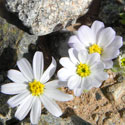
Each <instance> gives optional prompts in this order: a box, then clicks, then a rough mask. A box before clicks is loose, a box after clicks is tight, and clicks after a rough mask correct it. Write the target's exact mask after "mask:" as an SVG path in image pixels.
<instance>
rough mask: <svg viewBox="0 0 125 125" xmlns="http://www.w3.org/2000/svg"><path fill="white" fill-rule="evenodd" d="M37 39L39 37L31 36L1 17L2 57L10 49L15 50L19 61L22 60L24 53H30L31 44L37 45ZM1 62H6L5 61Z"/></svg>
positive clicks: (0, 41) (0, 52)
mask: <svg viewBox="0 0 125 125" xmlns="http://www.w3.org/2000/svg"><path fill="white" fill-rule="evenodd" d="M37 38H38V37H37V36H35V35H29V34H28V33H26V32H24V31H22V30H20V29H19V28H17V27H16V26H14V25H12V24H9V23H8V22H7V21H6V20H5V19H4V18H1V17H0V56H2V54H3V53H5V52H4V51H5V50H8V48H10V49H11V50H15V52H16V54H17V57H18V59H20V58H21V57H22V56H23V54H24V53H27V52H28V46H29V44H31V43H35V42H36V40H37ZM11 52H12V51H11ZM6 53H7V52H6ZM0 58H1V57H0ZM11 58H12V57H11ZM1 60H3V61H4V59H1Z"/></svg>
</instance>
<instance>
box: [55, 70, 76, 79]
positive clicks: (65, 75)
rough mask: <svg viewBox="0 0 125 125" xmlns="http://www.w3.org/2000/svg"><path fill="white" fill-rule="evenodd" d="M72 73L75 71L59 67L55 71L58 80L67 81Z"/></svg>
mask: <svg viewBox="0 0 125 125" xmlns="http://www.w3.org/2000/svg"><path fill="white" fill-rule="evenodd" d="M72 75H75V72H72V71H70V70H68V69H66V68H61V69H60V70H59V71H58V73H57V76H58V78H59V80H60V81H67V80H68V79H69V77H70V76H72Z"/></svg>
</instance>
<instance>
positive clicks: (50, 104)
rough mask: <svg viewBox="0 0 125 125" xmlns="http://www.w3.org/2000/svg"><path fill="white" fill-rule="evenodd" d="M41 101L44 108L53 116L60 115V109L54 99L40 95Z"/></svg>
mask: <svg viewBox="0 0 125 125" xmlns="http://www.w3.org/2000/svg"><path fill="white" fill-rule="evenodd" d="M40 99H41V102H42V103H43V105H44V106H45V108H46V109H47V110H48V111H49V112H50V113H51V114H52V115H54V116H56V117H59V116H61V115H62V111H61V109H60V108H59V106H58V105H57V104H56V103H55V101H54V100H52V99H50V98H48V97H47V96H44V95H42V96H40Z"/></svg>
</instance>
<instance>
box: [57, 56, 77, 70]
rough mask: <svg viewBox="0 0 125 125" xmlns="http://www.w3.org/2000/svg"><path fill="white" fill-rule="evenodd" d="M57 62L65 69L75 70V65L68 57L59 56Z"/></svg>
mask: <svg viewBox="0 0 125 125" xmlns="http://www.w3.org/2000/svg"><path fill="white" fill-rule="evenodd" d="M59 62H60V64H61V65H62V66H63V67H65V68H67V69H71V70H76V68H75V65H74V64H73V63H72V62H71V60H70V59H69V58H68V57H63V58H61V59H60V60H59Z"/></svg>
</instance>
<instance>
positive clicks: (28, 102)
mask: <svg viewBox="0 0 125 125" xmlns="http://www.w3.org/2000/svg"><path fill="white" fill-rule="evenodd" d="M32 102H33V96H32V95H29V96H28V97H27V98H25V100H24V102H23V103H22V104H21V105H20V106H19V107H18V109H17V111H16V113H15V117H16V118H18V119H19V120H23V119H24V118H25V117H26V115H27V114H28V113H29V111H30V109H31V107H32Z"/></svg>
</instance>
